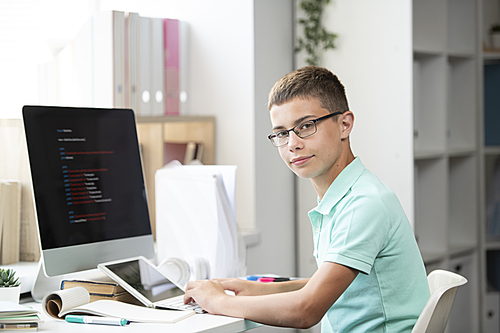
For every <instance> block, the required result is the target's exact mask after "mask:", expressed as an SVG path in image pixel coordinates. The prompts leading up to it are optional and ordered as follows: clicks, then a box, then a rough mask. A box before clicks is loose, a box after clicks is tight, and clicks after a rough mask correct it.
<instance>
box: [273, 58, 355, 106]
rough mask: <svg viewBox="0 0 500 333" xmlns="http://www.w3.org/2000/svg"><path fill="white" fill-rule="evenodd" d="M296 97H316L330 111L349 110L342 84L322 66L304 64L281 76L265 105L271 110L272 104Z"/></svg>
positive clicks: (280, 103) (279, 103)
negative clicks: (304, 65)
mask: <svg viewBox="0 0 500 333" xmlns="http://www.w3.org/2000/svg"><path fill="white" fill-rule="evenodd" d="M296 97H298V98H303V99H307V98H311V97H313V98H316V99H318V101H319V102H320V104H321V107H322V108H324V109H327V110H328V111H329V112H330V113H334V112H345V111H348V110H349V104H348V102H347V97H346V94H345V88H344V86H343V85H342V83H341V82H340V80H339V79H338V77H337V76H336V75H335V74H333V73H332V72H330V71H329V70H328V69H326V68H322V67H316V66H306V67H302V68H299V69H297V70H295V71H293V72H291V73H288V74H286V75H285V76H283V77H282V78H281V79H279V80H278V82H276V83H275V85H274V87H273V88H272V89H271V92H270V93H269V100H268V105H267V106H268V108H269V110H271V108H272V107H273V105H278V106H279V105H282V104H285V103H287V102H289V101H291V100H292V99H294V98H296Z"/></svg>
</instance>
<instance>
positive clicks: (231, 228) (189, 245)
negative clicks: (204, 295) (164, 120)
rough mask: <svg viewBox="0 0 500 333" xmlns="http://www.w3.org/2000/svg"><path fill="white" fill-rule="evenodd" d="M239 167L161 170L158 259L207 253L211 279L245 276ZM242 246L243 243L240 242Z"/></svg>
mask: <svg viewBox="0 0 500 333" xmlns="http://www.w3.org/2000/svg"><path fill="white" fill-rule="evenodd" d="M235 177H236V166H227V165H226V166H221V165H210V166H208V165H181V164H180V163H179V162H177V161H174V162H172V163H169V164H168V165H167V166H165V167H164V168H162V169H160V170H158V171H157V172H156V179H155V182H156V183H155V188H156V242H157V256H158V258H157V259H158V262H161V261H163V260H165V259H167V258H171V257H177V258H181V259H184V260H186V261H188V262H190V261H191V262H192V260H193V258H194V257H203V258H205V259H206V260H207V261H208V262H209V264H210V276H209V277H210V278H224V277H234V276H239V275H241V274H242V273H243V274H244V268H245V258H244V251H243V249H244V248H245V247H244V244H239V241H238V228H237V224H236V217H235ZM239 245H241V246H239Z"/></svg>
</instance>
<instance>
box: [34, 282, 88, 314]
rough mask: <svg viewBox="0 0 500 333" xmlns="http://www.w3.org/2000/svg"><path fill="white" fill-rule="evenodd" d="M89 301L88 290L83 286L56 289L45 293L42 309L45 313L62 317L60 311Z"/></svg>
mask: <svg viewBox="0 0 500 333" xmlns="http://www.w3.org/2000/svg"><path fill="white" fill-rule="evenodd" d="M89 302H90V295H89V292H88V291H87V290H86V289H85V288H83V287H75V288H71V289H65V290H58V291H54V292H52V293H49V294H47V295H45V297H44V298H43V300H42V309H43V311H44V312H45V314H46V315H48V316H50V317H53V318H56V319H62V318H60V317H62V313H63V312H64V311H67V310H68V309H72V308H74V307H78V306H81V305H84V304H88V303H89Z"/></svg>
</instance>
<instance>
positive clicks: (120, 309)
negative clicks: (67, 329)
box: [42, 287, 195, 324]
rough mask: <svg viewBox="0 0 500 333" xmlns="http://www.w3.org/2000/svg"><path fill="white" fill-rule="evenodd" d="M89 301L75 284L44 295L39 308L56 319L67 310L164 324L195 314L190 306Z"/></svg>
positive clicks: (84, 291) (62, 317)
mask: <svg viewBox="0 0 500 333" xmlns="http://www.w3.org/2000/svg"><path fill="white" fill-rule="evenodd" d="M89 302H90V295H89V292H88V291H87V290H86V289H85V288H83V287H75V288H71V289H65V290H58V291H54V292H53V293H49V294H47V295H45V297H44V298H43V300H42V309H43V311H44V312H45V314H46V315H48V316H51V317H53V318H56V319H64V317H65V316H66V315H67V314H80V315H81V314H83V315H96V316H106V317H117V318H124V319H127V320H129V321H132V322H142V323H164V324H173V323H176V322H178V321H180V320H182V319H184V318H187V317H190V316H192V315H194V314H195V312H194V311H191V310H186V311H180V310H160V309H150V308H146V307H144V306H138V305H133V304H128V303H123V302H119V301H111V300H99V301H95V302H92V303H89Z"/></svg>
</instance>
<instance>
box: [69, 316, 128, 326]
mask: <svg viewBox="0 0 500 333" xmlns="http://www.w3.org/2000/svg"><path fill="white" fill-rule="evenodd" d="M64 319H65V320H66V321H67V322H68V323H79V324H99V325H115V326H125V325H127V324H128V323H129V321H128V320H127V319H123V318H115V317H97V316H75V315H67V316H66V318H64Z"/></svg>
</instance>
